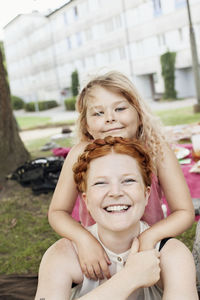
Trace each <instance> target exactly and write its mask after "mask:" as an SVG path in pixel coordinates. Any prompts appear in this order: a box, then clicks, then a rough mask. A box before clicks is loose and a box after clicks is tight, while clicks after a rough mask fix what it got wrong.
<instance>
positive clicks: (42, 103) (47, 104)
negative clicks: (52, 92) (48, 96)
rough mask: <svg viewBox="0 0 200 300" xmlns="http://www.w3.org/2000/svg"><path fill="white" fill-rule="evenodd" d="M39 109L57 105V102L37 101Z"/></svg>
mask: <svg viewBox="0 0 200 300" xmlns="http://www.w3.org/2000/svg"><path fill="white" fill-rule="evenodd" d="M38 106H39V110H47V109H50V108H53V107H57V106H58V103H57V102H56V101H55V100H47V101H39V102H38Z"/></svg>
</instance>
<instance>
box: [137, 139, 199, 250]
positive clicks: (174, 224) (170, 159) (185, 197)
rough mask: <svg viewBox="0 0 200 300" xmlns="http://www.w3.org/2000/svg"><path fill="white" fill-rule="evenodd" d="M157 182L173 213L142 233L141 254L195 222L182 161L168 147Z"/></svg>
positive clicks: (159, 163) (158, 166) (165, 146)
mask: <svg viewBox="0 0 200 300" xmlns="http://www.w3.org/2000/svg"><path fill="white" fill-rule="evenodd" d="M157 170H158V180H159V182H160V185H161V187H162V190H163V192H164V195H165V197H166V200H167V202H168V205H169V208H170V211H171V214H170V215H169V216H168V217H167V218H166V219H163V220H161V221H159V222H157V223H155V224H154V225H153V226H152V227H151V228H149V229H148V230H146V231H145V232H144V233H142V234H141V236H140V238H139V240H140V251H141V250H147V249H151V248H152V247H154V245H155V244H156V243H157V242H158V241H160V240H161V239H163V238H166V237H175V236H177V235H178V234H181V233H182V232H184V231H185V230H186V229H188V228H189V227H190V226H191V225H192V223H193V222H194V207H193V203H192V200H191V197H190V193H189V190H188V186H187V184H186V181H185V178H184V175H183V172H182V170H181V167H180V165H179V162H178V160H177V158H176V156H175V154H174V152H173V151H172V150H171V148H170V146H168V145H167V144H166V145H164V147H163V159H162V158H160V157H158V160H157Z"/></svg>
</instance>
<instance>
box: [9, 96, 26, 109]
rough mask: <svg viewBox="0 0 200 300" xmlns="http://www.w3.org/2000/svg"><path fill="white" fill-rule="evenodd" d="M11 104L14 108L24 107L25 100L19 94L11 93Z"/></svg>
mask: <svg viewBox="0 0 200 300" xmlns="http://www.w3.org/2000/svg"><path fill="white" fill-rule="evenodd" d="M11 105H12V108H13V109H14V110H18V109H23V108H24V100H23V99H22V98H20V97H18V96H14V95H11Z"/></svg>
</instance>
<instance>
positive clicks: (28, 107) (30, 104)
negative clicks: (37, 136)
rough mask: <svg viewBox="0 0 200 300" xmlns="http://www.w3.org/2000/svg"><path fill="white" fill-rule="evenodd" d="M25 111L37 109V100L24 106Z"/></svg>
mask: <svg viewBox="0 0 200 300" xmlns="http://www.w3.org/2000/svg"><path fill="white" fill-rule="evenodd" d="M24 109H25V111H35V102H28V103H26V104H25V106H24Z"/></svg>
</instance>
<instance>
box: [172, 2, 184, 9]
mask: <svg viewBox="0 0 200 300" xmlns="http://www.w3.org/2000/svg"><path fill="white" fill-rule="evenodd" d="M174 1H175V7H176V8H179V7H183V6H185V5H186V0H174Z"/></svg>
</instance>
